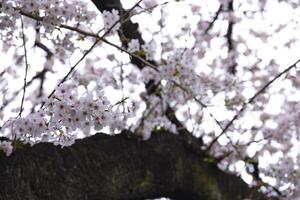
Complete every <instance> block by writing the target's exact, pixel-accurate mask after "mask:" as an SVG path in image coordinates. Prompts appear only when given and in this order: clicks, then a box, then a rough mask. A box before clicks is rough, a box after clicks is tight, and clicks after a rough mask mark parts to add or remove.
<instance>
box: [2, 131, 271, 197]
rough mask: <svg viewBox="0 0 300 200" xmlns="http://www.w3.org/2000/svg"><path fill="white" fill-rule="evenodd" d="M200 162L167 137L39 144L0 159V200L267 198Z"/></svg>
mask: <svg viewBox="0 0 300 200" xmlns="http://www.w3.org/2000/svg"><path fill="white" fill-rule="evenodd" d="M203 160H204V159H203V156H201V155H199V154H196V153H195V152H194V151H193V150H191V148H189V145H187V143H186V142H185V140H184V139H182V136H180V135H174V134H171V133H166V132H161V133H157V134H154V135H153V136H152V137H151V139H150V140H148V141H141V140H139V139H138V138H132V137H130V135H128V134H126V133H122V134H119V135H115V136H108V135H105V134H101V133H98V134H96V135H94V136H91V137H89V138H85V139H82V140H77V141H76V143H75V144H74V145H72V146H70V147H65V148H61V147H59V146H54V145H53V144H49V143H40V144H37V145H35V146H33V147H29V146H25V147H24V148H22V149H19V150H16V151H15V152H14V153H13V154H12V155H11V156H9V157H6V156H5V155H1V156H0V199H1V200H4V199H5V200H12V199H13V200H24V199H30V200H47V199H51V200H56V199H57V200H70V199H72V200H77V199H78V200H85V199H86V200H106V199H108V200H109V199H116V200H117V199H146V198H155V197H156V198H157V197H170V198H172V199H198V200H200V199H203V200H204V199H205V200H217V199H218V200H235V199H241V200H242V199H245V198H250V199H259V200H261V199H268V198H267V197H265V196H264V195H262V194H260V193H258V192H257V191H255V190H253V189H250V188H249V187H248V186H247V184H246V183H244V182H243V181H242V180H241V179H240V178H239V177H236V176H234V175H230V174H227V173H225V172H222V171H221V170H219V169H218V168H217V167H216V166H215V165H214V164H212V163H206V162H205V161H203Z"/></svg>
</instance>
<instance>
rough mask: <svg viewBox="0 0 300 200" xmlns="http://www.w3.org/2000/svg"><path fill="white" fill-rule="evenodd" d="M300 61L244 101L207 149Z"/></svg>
mask: <svg viewBox="0 0 300 200" xmlns="http://www.w3.org/2000/svg"><path fill="white" fill-rule="evenodd" d="M299 62H300V59H299V60H297V61H296V62H295V63H294V64H292V65H291V66H289V67H287V68H286V69H285V70H283V71H282V72H280V73H279V74H277V75H276V76H275V77H274V78H272V79H270V80H269V81H268V82H267V83H266V84H265V85H264V86H263V87H262V88H261V89H260V90H258V91H257V92H256V93H255V94H254V95H253V96H252V97H251V98H250V99H248V101H247V102H244V103H243V105H242V107H241V108H240V110H239V111H237V113H236V114H235V115H234V116H233V118H232V119H231V120H230V121H229V122H228V123H227V124H226V126H225V127H224V129H223V131H222V132H221V133H220V134H219V135H218V136H217V137H215V138H214V139H213V140H212V142H211V143H210V144H209V145H208V147H207V151H209V150H210V149H211V148H212V146H213V145H214V144H215V143H216V142H217V141H218V139H219V138H220V137H221V136H222V135H224V134H226V132H227V131H228V129H229V128H230V127H231V125H232V124H233V123H234V122H235V121H236V120H237V119H238V118H239V116H240V115H241V114H242V113H243V111H244V110H245V109H246V108H247V106H248V105H249V104H251V103H253V102H254V100H255V99H256V98H257V97H258V96H259V95H260V94H262V93H264V92H265V91H266V89H268V88H269V87H270V85H272V83H274V82H275V81H276V80H277V79H278V78H280V77H281V76H282V75H284V74H286V73H288V72H289V71H290V70H291V69H293V68H296V67H297V65H298V63H299Z"/></svg>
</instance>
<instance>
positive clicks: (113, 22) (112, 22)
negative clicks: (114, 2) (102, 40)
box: [102, 9, 121, 35]
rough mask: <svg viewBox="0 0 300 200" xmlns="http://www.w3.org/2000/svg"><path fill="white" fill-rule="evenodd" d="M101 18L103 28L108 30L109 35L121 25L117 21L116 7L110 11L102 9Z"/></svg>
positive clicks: (118, 18) (118, 17)
mask: <svg viewBox="0 0 300 200" xmlns="http://www.w3.org/2000/svg"><path fill="white" fill-rule="evenodd" d="M102 18H103V23H104V30H105V31H109V35H110V34H115V33H116V32H117V30H118V29H119V28H120V26H121V24H120V22H119V20H120V16H119V11H118V10H116V9H112V11H111V12H109V11H106V10H104V11H103V12H102ZM110 29H111V30H110Z"/></svg>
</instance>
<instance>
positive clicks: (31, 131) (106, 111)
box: [2, 83, 125, 152]
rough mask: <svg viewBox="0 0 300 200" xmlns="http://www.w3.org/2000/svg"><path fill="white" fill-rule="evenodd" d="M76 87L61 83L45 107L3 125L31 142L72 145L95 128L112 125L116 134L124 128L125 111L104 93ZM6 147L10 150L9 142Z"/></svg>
mask: <svg viewBox="0 0 300 200" xmlns="http://www.w3.org/2000/svg"><path fill="white" fill-rule="evenodd" d="M76 88H77V89H78V87H76V86H75V85H74V84H73V83H64V84H62V85H60V86H59V87H58V88H57V89H56V92H55V93H54V95H53V96H52V97H51V98H49V99H47V100H46V103H45V106H44V108H43V109H40V110H39V111H37V112H33V113H30V114H28V115H27V116H26V117H19V118H16V119H10V120H9V121H8V122H7V123H6V124H5V126H4V127H3V128H2V129H3V133H4V134H5V135H8V136H10V137H13V138H12V139H17V140H20V141H22V142H24V143H30V144H31V145H33V144H35V143H38V142H52V143H54V144H56V145H58V144H59V145H61V146H69V145H71V144H73V143H74V141H75V139H76V138H77V137H78V133H79V132H81V133H83V134H84V135H89V134H90V133H91V129H93V130H96V131H99V130H101V129H103V128H104V127H106V126H109V128H110V130H111V132H112V133H114V131H115V130H116V129H119V128H124V127H122V125H125V123H124V122H123V117H124V115H125V114H124V113H121V112H119V111H118V110H117V109H114V108H113V105H111V104H110V102H109V101H108V100H107V99H106V97H105V96H104V95H103V92H101V91H90V90H85V91H84V92H83V93H81V94H79V92H78V90H77V89H76ZM2 146H3V145H2ZM5 149H8V150H9V148H7V145H6V146H5ZM6 152H9V151H6Z"/></svg>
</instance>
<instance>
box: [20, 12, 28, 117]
mask: <svg viewBox="0 0 300 200" xmlns="http://www.w3.org/2000/svg"><path fill="white" fill-rule="evenodd" d="M20 19H21V30H22V40H23V48H24V57H25V75H24V86H23V95H22V100H21V106H20V112H19V115H18V116H19V117H21V116H22V112H23V104H24V98H25V93H26V82H27V72H28V59H27V49H26V39H25V33H24V23H23V19H22V16H20Z"/></svg>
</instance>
